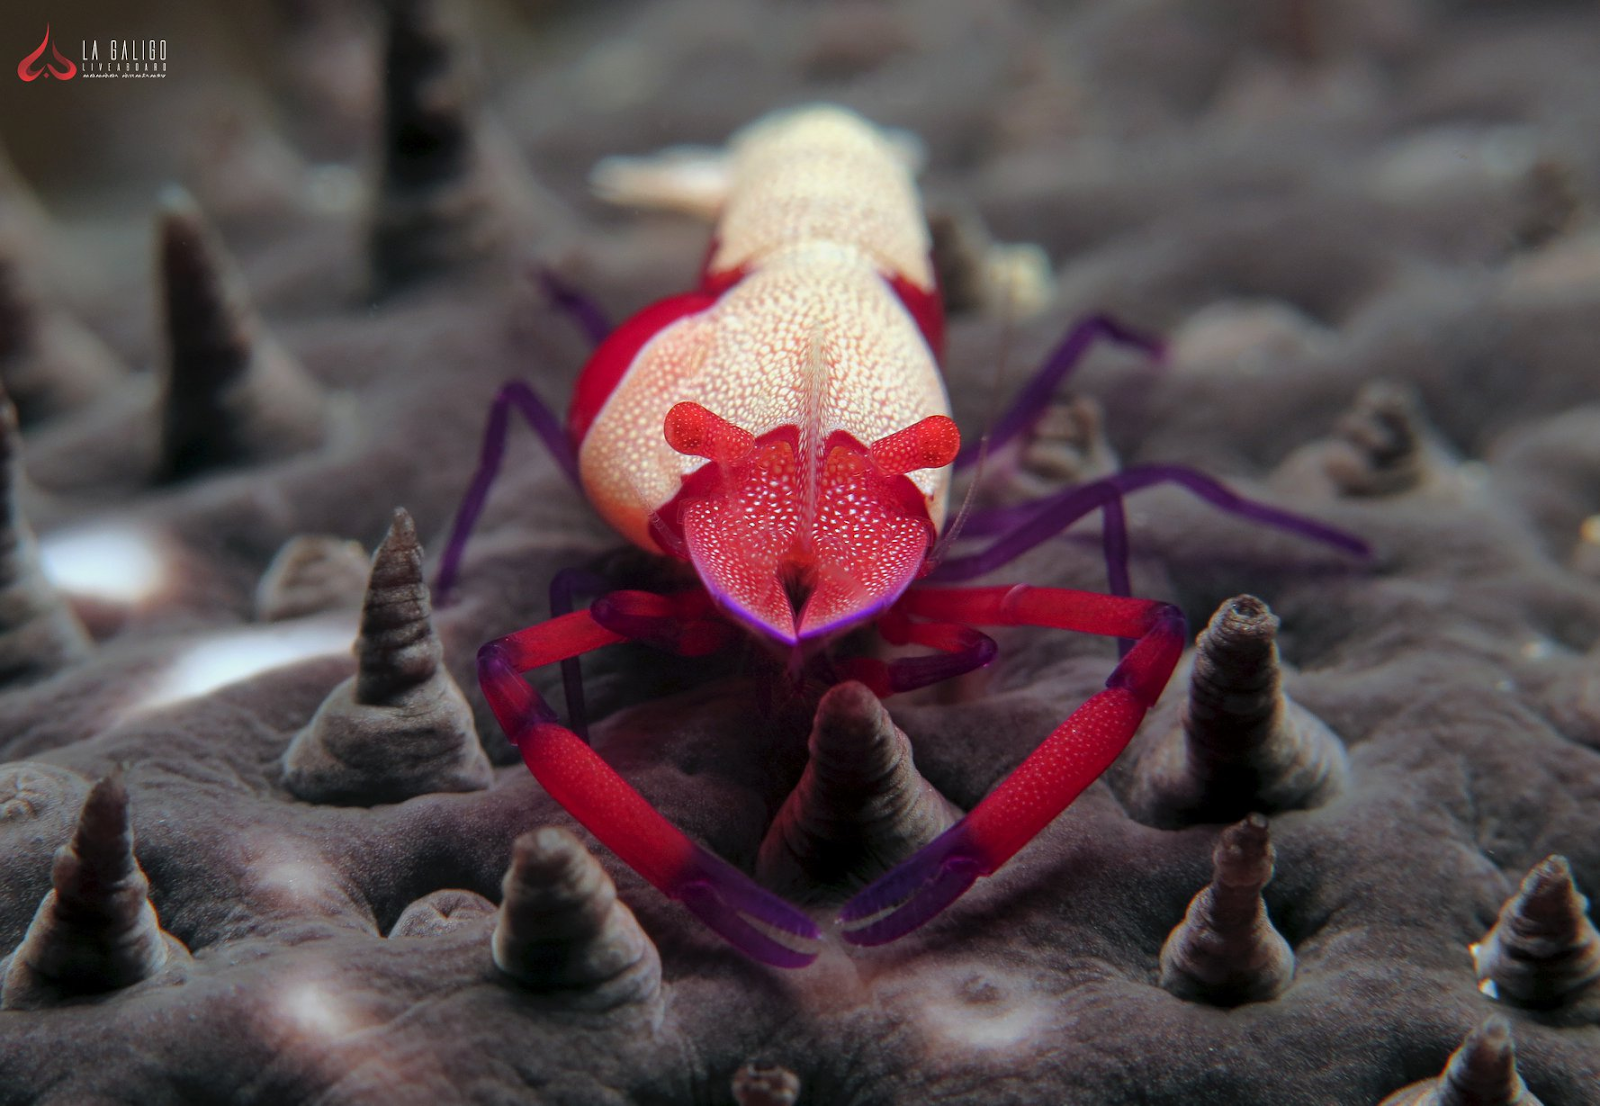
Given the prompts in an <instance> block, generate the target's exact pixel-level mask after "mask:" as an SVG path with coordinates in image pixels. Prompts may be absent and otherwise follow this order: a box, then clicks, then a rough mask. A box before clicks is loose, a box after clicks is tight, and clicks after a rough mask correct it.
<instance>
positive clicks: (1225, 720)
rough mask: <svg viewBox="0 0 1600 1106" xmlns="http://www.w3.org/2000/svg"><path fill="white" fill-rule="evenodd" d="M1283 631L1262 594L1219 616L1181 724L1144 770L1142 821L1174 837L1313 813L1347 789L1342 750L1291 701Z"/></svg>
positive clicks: (1202, 649)
mask: <svg viewBox="0 0 1600 1106" xmlns="http://www.w3.org/2000/svg"><path fill="white" fill-rule="evenodd" d="M1277 632H1278V619H1277V616H1276V615H1274V614H1273V613H1272V611H1271V609H1270V608H1269V607H1268V606H1267V605H1266V604H1265V603H1263V602H1262V601H1261V600H1259V599H1257V598H1256V597H1255V596H1253V595H1240V596H1236V597H1235V598H1233V599H1230V600H1229V601H1227V602H1226V603H1224V604H1222V606H1221V607H1219V608H1218V609H1217V612H1216V614H1215V615H1213V616H1212V618H1211V622H1210V623H1209V624H1208V625H1207V626H1206V628H1205V630H1204V631H1202V632H1201V634H1200V636H1199V639H1198V641H1197V647H1196V650H1195V656H1194V669H1193V673H1192V675H1191V677H1190V682H1189V698H1188V701H1187V703H1186V704H1185V707H1184V711H1183V718H1182V723H1181V725H1180V726H1179V727H1177V728H1174V729H1173V730H1172V731H1170V732H1168V733H1167V734H1164V735H1162V736H1161V737H1160V738H1158V739H1157V741H1156V743H1155V744H1154V745H1153V746H1152V747H1151V748H1150V749H1148V750H1147V751H1146V753H1145V754H1144V755H1143V756H1142V757H1141V758H1140V760H1139V763H1138V766H1137V769H1136V771H1135V776H1134V783H1133V786H1132V789H1131V791H1130V794H1129V799H1128V805H1129V808H1130V810H1131V811H1132V812H1133V813H1134V816H1135V817H1137V818H1138V819H1139V820H1140V821H1143V822H1145V823H1147V824H1149V825H1154V826H1161V827H1165V828H1173V827H1177V826H1183V825H1191V824H1194V823H1198V822H1224V821H1230V820H1232V819H1235V818H1240V817H1242V816H1243V815H1244V814H1246V813H1247V812H1249V811H1252V810H1259V811H1264V812H1266V813H1273V812H1276V811H1281V810H1303V809H1310V808H1313V807H1317V806H1321V805H1322V804H1324V803H1326V802H1328V801H1329V800H1330V799H1331V798H1333V796H1335V795H1336V794H1338V793H1339V792H1340V791H1342V790H1343V789H1344V787H1345V786H1346V783H1347V781H1348V777H1349V761H1348V758H1347V757H1346V755H1345V751H1344V746H1343V744H1342V743H1341V742H1340V741H1339V739H1338V737H1337V736H1335V735H1334V733H1333V731H1332V730H1330V729H1328V727H1327V726H1326V725H1325V724H1324V723H1323V722H1322V721H1321V720H1320V719H1318V718H1317V717H1316V716H1315V715H1313V714H1312V713H1311V712H1310V711H1308V710H1306V709H1305V708H1304V707H1301V706H1300V705H1299V704H1298V703H1295V702H1293V701H1292V700H1290V699H1289V698H1288V697H1287V696H1286V695H1285V694H1284V692H1283V688H1282V673H1281V671H1280V668H1279V662H1278V646H1277Z"/></svg>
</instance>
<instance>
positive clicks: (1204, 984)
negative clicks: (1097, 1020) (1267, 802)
mask: <svg viewBox="0 0 1600 1106" xmlns="http://www.w3.org/2000/svg"><path fill="white" fill-rule="evenodd" d="M1273 860H1274V852H1273V848H1272V841H1271V838H1270V836H1269V833H1268V829H1267V820H1266V819H1265V818H1263V817H1262V816H1261V815H1259V814H1252V815H1250V816H1249V817H1248V818H1246V819H1245V820H1244V821H1242V822H1239V823H1237V824H1236V825H1232V826H1229V827H1228V828H1226V829H1224V830H1223V831H1222V833H1221V834H1220V835H1219V836H1218V838H1217V844H1216V848H1215V849H1214V850H1213V851H1212V872H1213V874H1212V879H1211V883H1210V884H1209V885H1208V886H1207V887H1205V888H1204V889H1203V890H1202V891H1201V892H1200V893H1199V894H1198V895H1196V896H1195V897H1194V899H1193V900H1191V901H1190V903H1189V909H1188V912H1187V913H1186V914H1185V915H1184V919H1183V921H1182V922H1181V923H1180V924H1179V925H1178V927H1177V928H1176V929H1174V930H1173V931H1172V933H1171V935H1170V936H1168V937H1167V941H1166V944H1164V945H1163V946H1162V947H1161V986H1163V987H1165V988H1166V989H1167V990H1168V991H1171V992H1172V993H1173V994H1175V995H1177V996H1178V997H1179V998H1184V999H1188V1000H1190V1001H1194V1002H1205V1003H1209V1004H1211V1005H1213V1006H1238V1005H1239V1004H1241V1003H1246V1002H1264V1001H1267V1000H1269V999H1274V998H1277V997H1278V996H1279V995H1280V994H1282V993H1283V991H1284V989H1285V988H1286V987H1288V986H1289V981H1290V980H1291V978H1293V976H1294V953H1293V952H1291V951H1290V949H1289V943H1288V942H1287V941H1285V940H1284V939H1283V937H1282V935H1281V934H1279V933H1278V931H1277V930H1276V929H1274V928H1273V927H1272V922H1271V921H1270V920H1269V919H1268V917H1267V907H1266V903H1265V902H1263V901H1262V898H1261V889H1262V888H1263V887H1265V886H1266V885H1267V883H1268V882H1269V881H1271V879H1272V868H1273Z"/></svg>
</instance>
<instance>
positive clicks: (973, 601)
mask: <svg viewBox="0 0 1600 1106" xmlns="http://www.w3.org/2000/svg"><path fill="white" fill-rule="evenodd" d="M895 609H896V610H897V611H898V612H900V613H902V614H906V615H910V616H913V617H921V618H930V619H938V620H941V621H958V620H959V621H963V622H976V623H979V624H982V625H989V626H1048V627H1052V628H1055V629H1061V630H1077V631H1080V632H1083V633H1091V634H1105V635H1108V636H1111V637H1120V638H1137V639H1138V643H1137V644H1136V645H1135V646H1134V647H1133V649H1132V650H1131V651H1130V652H1129V653H1128V655H1127V656H1125V657H1123V658H1122V661H1121V662H1120V663H1119V664H1118V665H1117V667H1116V668H1115V669H1114V670H1113V671H1112V673H1111V677H1110V678H1109V679H1108V680H1106V689H1105V690H1104V691H1102V692H1100V693H1099V694H1097V695H1095V696H1093V697H1092V698H1091V699H1089V701H1088V702H1086V703H1084V704H1083V705H1082V706H1080V707H1079V708H1078V709H1077V710H1075V711H1073V712H1072V715H1071V716H1070V717H1069V718H1068V719H1067V720H1066V721H1065V722H1063V723H1062V724H1061V725H1060V726H1058V727H1057V728H1056V730H1055V732H1054V733H1052V734H1051V735H1050V736H1049V737H1047V738H1046V739H1045V740H1044V742H1043V744H1041V745H1040V746H1039V747H1038V748H1037V749H1035V750H1034V751H1033V753H1032V754H1030V755H1029V756H1028V758H1027V759H1026V760H1024V761H1023V762H1022V763H1021V764H1019V765H1018V766H1017V767H1016V769H1015V770H1014V771H1013V772H1012V773H1011V774H1010V775H1009V776H1007V777H1006V778H1005V779H1004V780H1002V781H1001V782H1000V784H999V786H997V787H996V788H995V789H994V790H993V791H992V792H990V793H989V795H988V797H987V798H985V799H984V800H983V801H982V802H981V803H979V804H978V805H977V806H976V807H974V808H973V809H972V811H971V813H969V814H968V815H967V816H966V817H965V818H963V819H962V820H961V821H959V822H957V823H956V824H955V825H954V826H952V827H951V828H950V829H949V830H947V831H945V832H944V833H943V834H941V835H940V836H939V837H937V838H935V839H934V840H933V841H932V842H930V843H929V844H928V845H927V846H925V847H924V848H923V849H922V850H921V851H919V852H917V853H916V854H915V855H913V856H912V857H911V858H910V859H908V860H906V861H905V862H904V863H902V864H900V865H899V866H897V867H895V868H893V869H891V870H890V871H889V872H887V873H886V874H884V875H883V876H882V877H880V878H879V879H878V880H877V881H875V882H874V883H872V884H870V885H868V886H867V887H866V888H865V889H864V890H863V891H861V893H860V894H858V895H856V896H855V898H853V899H851V900H850V901H849V902H847V903H845V905H844V909H843V910H841V911H840V914H839V919H840V921H841V922H843V923H844V924H845V927H846V928H845V929H844V930H843V936H844V939H845V940H846V941H849V942H850V943H852V944H856V945H881V944H884V943H886V942H888V941H893V940H894V939H896V938H897V937H903V936H905V935H906V934H907V933H910V932H911V931H912V930H914V929H916V928H917V927H918V926H921V925H922V924H924V923H925V922H927V921H929V920H930V919H931V918H933V917H934V916H936V915H937V914H938V913H939V912H940V911H942V910H943V909H944V908H945V907H947V906H949V905H950V904H951V903H952V902H954V901H955V900H956V899H957V898H959V897H960V896H961V895H962V894H963V893H964V892H965V891H966V890H967V888H969V887H971V886H972V884H973V883H974V882H975V881H976V880H977V879H978V877H979V876H986V875H990V874H992V873H993V872H994V871H995V870H996V869H998V868H999V867H1000V866H1001V865H1002V864H1004V863H1005V862H1006V861H1007V860H1009V859H1010V858H1011V857H1012V855H1013V854H1015V853H1016V852H1017V850H1018V849H1020V848H1022V846H1024V845H1026V844H1027V843H1028V842H1029V841H1031V840H1032V839H1033V838H1034V837H1035V836H1036V835H1037V834H1038V833H1039V831H1040V830H1042V829H1044V828H1045V826H1047V825H1049V824H1050V823H1051V822H1052V821H1053V820H1054V819H1055V817H1056V816H1057V815H1058V814H1060V813H1061V812H1062V811H1063V810H1065V809H1066V807H1067V804H1069V803H1071V802H1072V800H1073V799H1075V798H1077V797H1078V795H1079V793H1080V792H1082V791H1083V789H1084V788H1086V787H1088V786H1089V785H1090V784H1091V783H1093V782H1094V781H1095V780H1096V779H1098V778H1099V777H1100V774H1101V773H1102V772H1104V771H1105V770H1106V769H1107V768H1108V767H1110V765H1111V762H1112V761H1114V760H1116V759H1117V756H1118V754H1120V753H1121V752H1122V750H1123V749H1124V748H1126V747H1127V744H1128V742H1129V741H1130V740H1131V739H1132V738H1133V733H1134V730H1136V729H1138V727H1139V723H1140V721H1141V720H1142V719H1143V718H1144V715H1145V712H1146V711H1147V710H1149V708H1150V707H1151V705H1152V704H1154V703H1155V701H1156V699H1157V697H1159V696H1160V694H1161V689H1162V688H1164V687H1166V685H1167V680H1168V678H1169V677H1171V675H1172V669H1173V666H1174V665H1176V664H1177V662H1178V656H1179V654H1180V653H1181V652H1182V651H1183V642H1184V636H1185V632H1186V631H1185V629H1184V623H1183V616H1182V615H1181V614H1179V613H1178V610H1177V608H1176V607H1173V606H1170V605H1169V604H1166V603H1158V602H1155V601H1153V600H1149V599H1128V598H1122V597H1118V596H1111V595H1098V594H1096V593H1094V592H1084V591H1069V590H1067V589H1066V588H1036V587H1027V586H1018V587H1011V588H1005V587H998V588H917V589H913V590H912V591H909V592H907V593H906V595H905V597H904V598H902V599H901V600H900V602H899V603H897V604H896V606H895ZM886 912H887V913H886ZM852 923H856V924H855V926H854V928H852V927H851V925H852Z"/></svg>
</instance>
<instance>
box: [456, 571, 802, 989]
mask: <svg viewBox="0 0 1600 1106" xmlns="http://www.w3.org/2000/svg"><path fill="white" fill-rule="evenodd" d="M602 623H604V624H602ZM735 633H736V632H735V631H734V629H733V628H732V627H731V626H729V625H728V624H727V623H725V622H723V621H722V620H721V619H719V618H717V617H716V616H715V615H714V614H713V613H712V611H711V607H710V601H709V600H708V599H707V598H706V597H705V595H704V594H703V593H698V592H696V593H687V594H684V595H674V596H661V595H653V594H650V593H648V592H630V591H621V592H612V593H611V594H610V595H607V596H605V597H604V598H603V599H602V600H599V601H597V602H596V603H595V605H594V606H593V607H591V608H590V610H587V611H575V612H573V613H572V614H568V615H563V616H561V617H560V618H553V619H551V620H550V621H548V622H542V623H540V624H539V625H537V626H531V627H529V628H528V629H526V630H519V631H517V632H516V633H514V634H507V635H506V636H505V637H502V638H497V639H495V640H494V641H491V642H489V643H488V644H487V645H485V646H484V647H483V648H482V649H480V650H478V681H479V683H480V684H481V685H482V687H483V693H484V696H485V697H486V698H487V699H488V701H489V706H490V708H491V709H492V710H493V711H494V715H495V717H496V718H497V719H499V721H500V726H501V728H502V729H504V730H505V732H506V736H507V737H508V738H510V739H511V743H512V744H513V745H515V746H516V747H517V749H518V750H519V751H520V752H521V753H522V759H523V761H524V762H525V763H526V764H527V765H528V769H529V770H530V771H531V772H532V773H533V775H534V778H535V779H537V780H538V781H539V783H540V785H541V786H543V787H544V789H545V790H546V791H547V792H549V794H550V797H551V798H553V799H555V800H556V802H558V803H560V804H561V805H562V806H563V807H565V808H566V809H567V811H568V813H570V814H571V815H572V816H573V817H574V818H576V819H577V820H578V821H579V822H581V823H582V824H583V826H584V827H585V828H586V829H588V830H589V832H590V833H592V834H594V835H595V837H597V838H599V840H600V842H601V843H602V844H604V845H605V846H606V848H608V849H610V850H611V851H612V852H614V853H616V854H617V856H618V857H619V858H620V859H621V860H622V861H623V863H625V864H627V865H628V866H629V867H630V868H632V869H633V870H634V871H636V872H638V873H639V874H640V875H641V876H643V877H644V878H645V880H647V881H648V882H649V883H650V884H652V885H653V886H654V887H656V888H657V889H658V890H660V891H661V892H662V893H663V894H665V895H667V896H668V897H670V898H673V899H677V900H678V901H679V902H681V903H683V905H684V906H685V907H687V908H688V909H689V911H690V912H691V913H693V914H694V915H695V916H696V917H698V918H699V919H700V920H701V921H703V922H705V924H706V925H708V926H709V927H711V929H712V930H714V931H715V932H716V933H718V934H720V935H721V936H722V937H724V938H725V939H726V940H727V941H728V942H729V943H731V944H732V945H733V946H734V947H735V948H737V949H739V950H740V951H741V952H743V953H745V954H746V955H748V956H751V957H753V958H754V959H756V960H760V961H763V962H764V963H767V964H771V965H774V966H775V967H780V968H803V967H805V966H806V965H807V964H809V963H811V961H813V960H814V959H816V953H815V952H802V951H799V950H797V949H793V948H790V947H789V946H788V945H785V944H783V943H781V942H779V941H777V940H774V939H773V938H772V937H771V936H769V935H768V934H767V933H766V932H765V931H764V929H763V928H758V927H757V926H756V925H752V924H751V922H752V921H754V922H757V923H759V924H760V926H761V927H764V928H765V929H773V930H780V931H782V932H785V933H790V934H793V935H795V936H796V937H800V938H802V939H805V940H812V941H814V940H817V939H818V938H819V937H820V934H819V933H818V932H817V927H816V925H815V924H813V922H812V921H811V919H810V918H808V917H806V915H804V914H802V913H801V912H800V911H798V910H796V909H795V908H794V907H792V906H790V905H789V904H788V903H786V902H784V901H783V900H782V899H780V898H778V897H777V896H776V895H773V894H772V893H771V892H768V891H764V890H762V889H761V888H760V887H758V886H757V885H756V884H755V882H754V881H753V880H751V879H750V877H749V876H747V875H745V874H744V873H743V872H741V871H739V870H738V869H737V868H735V867H733V866H732V865H731V864H729V863H727V862H726V861H724V860H722V859H720V858H719V857H716V856H714V855H712V854H711V853H710V852H707V851H706V850H705V849H704V848H702V847H700V846H699V845H697V844H695V843H694V842H693V841H691V840H690V839H689V838H688V837H687V836H685V834H684V833H683V831H682V830H680V829H678V827H676V826H674V825H673V824H672V823H671V822H669V821H667V819H666V818H665V817H663V816H662V814H661V813H660V812H659V811H658V810H656V808H655V807H653V806H651V805H650V803H649V802H648V801H646V799H645V798H644V796H642V795H640V794H639V793H638V792H637V791H635V790H634V789H633V787H632V786H630V785H629V784H628V782H627V781H626V780H624V779H623V778H622V777H621V776H619V775H618V774H617V772H616V770H615V769H614V768H612V767H611V766H610V765H609V764H607V763H606V762H605V761H604V760H602V759H601V758H600V756H599V754H597V753H596V752H595V751H594V750H593V749H591V748H590V747H589V746H588V745H587V744H585V743H584V742H583V740H582V739H581V738H579V737H578V735H577V734H575V733H573V732H572V731H571V730H569V729H567V728H566V727H565V726H562V725H561V724H559V723H558V722H557V721H556V718H555V714H554V712H553V711H551V710H550V708H549V706H548V705H546V703H545V702H544V700H543V699H542V698H540V696H539V693H538V692H536V691H535V690H534V689H533V688H532V687H531V686H530V685H529V684H528V682H527V681H526V680H524V679H523V678H522V673H524V672H527V671H529V670H530V669H534V668H538V667H540V666H541V665H546V664H553V663H555V662H556V661H559V660H562V659H563V658H566V657H575V656H577V655H579V654H580V653H587V652H589V651H590V650H593V649H598V648H600V647H602V646H605V645H613V644H616V643H617V642H621V641H627V640H630V639H634V640H646V641H648V642H650V643H651V644H654V645H659V646H663V647H665V648H670V649H672V650H673V651H675V652H680V653H683V654H685V655H688V656H695V655H703V654H705V653H710V652H714V651H715V650H716V649H719V648H721V647H722V646H723V645H725V644H726V643H727V642H728V641H730V640H731V639H732V638H733V637H734V635H735Z"/></svg>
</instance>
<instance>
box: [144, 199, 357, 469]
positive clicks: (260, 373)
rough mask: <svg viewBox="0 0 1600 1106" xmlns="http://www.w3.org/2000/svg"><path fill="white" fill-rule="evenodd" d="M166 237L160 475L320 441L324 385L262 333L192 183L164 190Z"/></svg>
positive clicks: (161, 236)
mask: <svg viewBox="0 0 1600 1106" xmlns="http://www.w3.org/2000/svg"><path fill="white" fill-rule="evenodd" d="M157 237H158V247H157V252H158V254H159V256H160V270H161V286H162V306H163V311H164V318H163V323H164V330H165V334H166V346H167V359H166V372H165V377H164V380H163V386H162V399H161V432H160V448H159V456H158V458H157V466H156V476H157V479H159V480H161V481H174V480H181V479H185V478H187V477H190V476H194V475H197V474H199V473H203V472H206V471H209V470H211V469H216V468H224V467H229V466H234V465H239V464H244V463H249V462H254V461H261V460H268V459H274V458H279V457H283V456H287V455H290V454H293V453H296V452H299V451H301V450H305V449H310V448H314V447H315V446H318V445H320V444H321V443H322V441H323V438H324V434H325V431H326V425H325V423H326V419H325V407H326V403H325V399H324V396H323V394H322V390H321V388H320V387H319V386H318V385H317V384H316V382H315V381H313V380H312V379H311V378H310V377H309V376H307V375H306V373H305V370H304V369H302V368H301V367H300V365H299V363H298V362H296V361H295V360H294V359H293V358H291V357H290V356H289V354H288V353H287V352H286V351H285V350H283V349H282V348H281V347H280V346H278V344H277V343H276V342H274V341H273V340H272V339H271V337H270V336H268V335H266V334H264V333H262V328H261V325H260V321H259V320H258V319H257V318H256V314H255V311H254V309H253V308H252V307H251V306H250V303H249V298H248V295H247V293H246V291H245V287H244V279H243V277H242V276H240V275H239V273H238V272H237V271H236V269H235V267H234V264H233V261H232V259H231V258H230V257H229V256H228V255H227V253H226V252H225V251H224V249H223V247H222V244H221V242H220V240H219V239H218V238H217V235H216V233H215V232H214V231H213V230H212V228H211V226H210V225H209V224H208V223H207V222H206V219H205V217H204V216H203V215H202V214H201V212H200V209H199V207H197V206H196V205H195V202H194V200H193V199H192V198H191V197H190V196H189V195H188V194H187V193H186V192H184V191H183V190H182V189H178V188H173V189H169V190H168V191H167V192H166V193H165V194H164V196H163V199H162V207H161V217H160V222H159V230H158V235H157Z"/></svg>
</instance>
